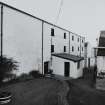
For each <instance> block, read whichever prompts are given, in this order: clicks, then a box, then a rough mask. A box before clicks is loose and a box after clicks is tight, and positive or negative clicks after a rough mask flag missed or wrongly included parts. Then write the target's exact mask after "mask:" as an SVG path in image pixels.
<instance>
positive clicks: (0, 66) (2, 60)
mask: <svg viewBox="0 0 105 105" xmlns="http://www.w3.org/2000/svg"><path fill="white" fill-rule="evenodd" d="M17 63H18V62H16V61H15V60H13V58H7V57H6V56H2V57H1V56H0V84H1V83H2V81H3V79H4V78H6V77H8V76H9V75H11V73H12V71H14V70H17V67H18V66H17Z"/></svg>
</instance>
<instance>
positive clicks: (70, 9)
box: [0, 0, 105, 46]
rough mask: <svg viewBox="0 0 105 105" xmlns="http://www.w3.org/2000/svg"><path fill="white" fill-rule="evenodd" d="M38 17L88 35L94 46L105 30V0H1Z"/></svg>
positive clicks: (82, 34) (87, 39)
mask: <svg viewBox="0 0 105 105" xmlns="http://www.w3.org/2000/svg"><path fill="white" fill-rule="evenodd" d="M0 1H1V2H4V3H7V4H9V5H11V6H14V7H16V8H18V9H20V10H23V11H25V12H28V13H30V14H32V15H35V16H36V17H39V18H41V19H44V20H46V21H48V22H51V23H53V24H56V25H58V26H60V27H62V28H66V29H67V30H70V31H72V32H74V33H76V34H79V35H81V36H84V37H86V41H88V42H90V44H91V45H92V46H95V45H96V38H98V37H99V35H100V31H101V30H105V13H104V10H105V0H63V4H62V8H61V13H60V15H59V19H58V21H57V22H56V18H57V15H58V12H59V9H60V3H61V0H0Z"/></svg>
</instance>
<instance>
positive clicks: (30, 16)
mask: <svg viewBox="0 0 105 105" xmlns="http://www.w3.org/2000/svg"><path fill="white" fill-rule="evenodd" d="M0 4H2V5H4V6H6V7H9V8H11V9H14V10H16V11H18V12H20V13H23V14H26V15H28V16H30V17H33V18H35V19H38V20H41V21H43V22H45V23H47V24H50V25H52V26H54V27H57V28H59V29H62V30H64V31H67V32H69V33H72V34H74V35H77V36H79V37H81V38H84V39H85V37H83V36H81V35H79V34H76V33H74V32H71V31H69V30H67V29H65V28H62V27H60V26H57V25H55V24H53V23H50V22H47V21H45V20H43V19H41V18H38V17H36V16H34V15H32V14H29V13H27V12H25V11H22V10H20V9H17V8H15V7H13V6H10V5H8V4H6V3H3V2H1V1H0Z"/></svg>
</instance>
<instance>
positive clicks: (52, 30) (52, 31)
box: [51, 28, 54, 36]
mask: <svg viewBox="0 0 105 105" xmlns="http://www.w3.org/2000/svg"><path fill="white" fill-rule="evenodd" d="M51 36H54V29H53V28H51Z"/></svg>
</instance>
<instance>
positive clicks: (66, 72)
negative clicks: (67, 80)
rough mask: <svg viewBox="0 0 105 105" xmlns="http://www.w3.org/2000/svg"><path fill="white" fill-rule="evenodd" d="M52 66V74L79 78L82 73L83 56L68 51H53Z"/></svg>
mask: <svg viewBox="0 0 105 105" xmlns="http://www.w3.org/2000/svg"><path fill="white" fill-rule="evenodd" d="M52 66H53V67H52V68H53V72H54V74H58V75H62V76H68V77H73V78H79V77H81V76H82V74H83V67H84V58H83V57H79V56H75V55H71V54H69V53H53V54H52Z"/></svg>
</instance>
